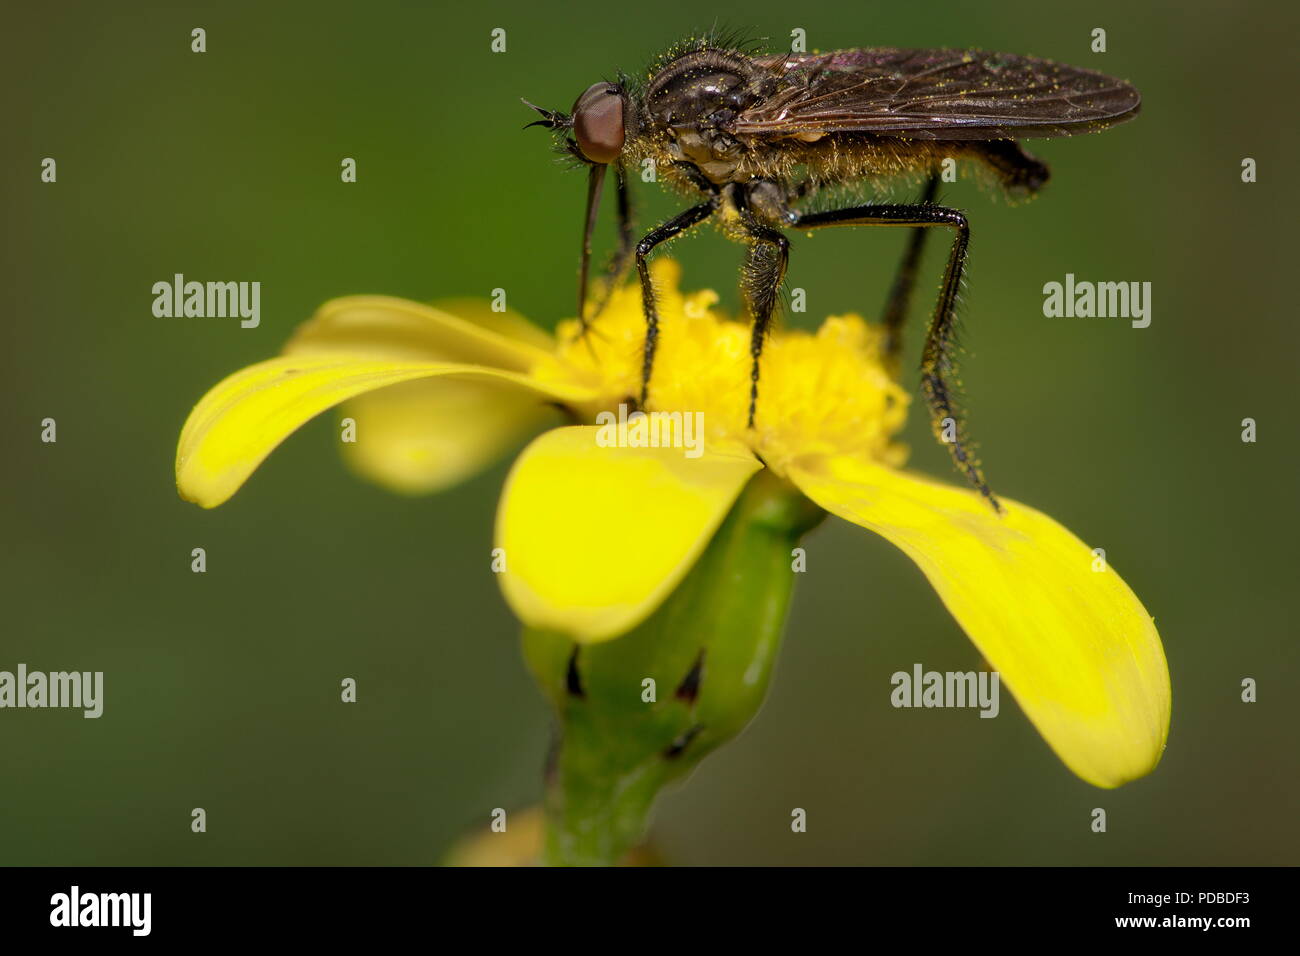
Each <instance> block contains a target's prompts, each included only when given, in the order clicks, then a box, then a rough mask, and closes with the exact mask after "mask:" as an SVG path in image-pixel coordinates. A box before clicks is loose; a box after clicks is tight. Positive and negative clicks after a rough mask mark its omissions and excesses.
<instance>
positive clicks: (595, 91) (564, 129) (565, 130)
mask: <svg viewBox="0 0 1300 956" xmlns="http://www.w3.org/2000/svg"><path fill="white" fill-rule="evenodd" d="M523 102H524V105H525V106H528V107H530V108H531V109H534V110H536V111H537V112H538V113H540V114H541V116H542V118H541V119H539V120H534V121H533V122H531V123H529V124H528V126H541V127H542V128H544V129H549V130H551V131H552V132H554V133H555V134H556V135H557V138H558V140H559V148H560V150H561V151H562V152H564V153H567V154H568V155H569V156H572V157H573V158H574V159H575V160H577V161H578V162H579V163H582V164H583V165H585V166H608V165H609V164H610V163H613V162H615V161H616V160H617V159H618V158H619V156H620V155H622V152H623V144H624V143H625V142H626V141H627V127H628V123H627V120H628V119H629V114H630V113H631V109H630V104H629V100H628V95H627V91H626V90H625V89H624V88H623V84H621V83H593V84H592V85H591V86H589V87H587V90H586V92H584V93H583V94H582V95H581V96H579V97H578V100H577V102H576V103H574V104H573V110H572V112H569V113H561V112H559V111H558V110H547V109H543V108H542V107H540V106H534V105H533V104H532V103H529V102H528V101H527V100H524V101H523ZM528 126H526V127H524V128H525V129H527V128H528Z"/></svg>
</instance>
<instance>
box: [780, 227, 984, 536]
mask: <svg viewBox="0 0 1300 956" xmlns="http://www.w3.org/2000/svg"><path fill="white" fill-rule="evenodd" d="M823 226H907V227H916V226H919V227H926V228H930V227H935V226H938V227H942V228H945V229H952V230H953V231H954V233H955V234H956V235H955V236H954V238H953V242H952V249H951V251H950V252H949V253H948V266H947V268H946V269H945V270H944V274H943V286H942V288H941V290H940V292H939V302H938V304H937V305H936V306H935V310H934V318H933V319H932V320H931V321H930V329H929V331H928V332H927V333H926V339H925V349H924V351H923V353H922V356H921V387H922V389H923V390H924V391H925V397H926V400H927V401H928V403H929V405H930V420H931V425H932V427H933V429H934V433H935V437H937V438H938V439H939V440H940V441H942V442H943V443H944V444H946V445H947V446H948V450H949V452H950V453H951V454H952V458H953V461H954V462H955V463H956V465H957V468H958V470H959V471H961V472H962V473H963V474H964V475H965V476H966V478H967V480H968V481H969V482H970V483H971V484H972V485H973V486H974V487H975V488H976V490H978V491H979V493H980V494H982V495H983V496H984V497H985V499H986V500H987V501H988V502H989V504H990V505H991V506H992V508H993V510H994V511H997V512H1001V510H1002V508H1001V506H1000V505H999V504H998V500H997V498H995V497H994V495H993V491H992V489H990V488H989V486H988V483H987V482H986V481H985V480H984V475H983V473H982V472H981V471H980V467H979V464H978V463H977V462H976V461H975V457H974V455H973V454H972V451H971V449H970V447H969V446H968V444H967V442H966V440H965V438H964V437H963V433H964V425H963V423H962V422H961V421H960V415H959V413H958V411H957V401H956V394H955V393H956V380H955V379H956V362H955V358H954V352H955V345H956V343H955V342H954V341H953V333H954V330H955V325H956V305H957V291H958V289H960V287H961V277H962V270H963V268H964V266H965V264H966V252H967V248H968V247H969V245H970V226H969V224H968V223H967V222H966V217H965V216H964V215H962V213H961V212H960V211H958V210H956V209H949V208H947V207H945V206H916V205H912V206H908V205H879V206H876V205H871V206H852V207H849V208H847V209H835V210H831V211H830V212H819V213H809V214H807V215H802V216H800V217H799V221H798V222H797V223H796V224H795V228H797V229H817V228H820V227H823Z"/></svg>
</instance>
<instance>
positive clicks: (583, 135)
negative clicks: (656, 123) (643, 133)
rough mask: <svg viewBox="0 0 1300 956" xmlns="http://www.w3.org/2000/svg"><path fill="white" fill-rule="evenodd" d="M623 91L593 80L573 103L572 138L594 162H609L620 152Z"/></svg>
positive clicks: (623, 132)
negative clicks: (593, 83) (592, 83)
mask: <svg viewBox="0 0 1300 956" xmlns="http://www.w3.org/2000/svg"><path fill="white" fill-rule="evenodd" d="M626 132H627V131H626V130H625V129H624V127H623V91H622V90H620V89H619V88H618V87H617V86H614V85H613V84H611V83H596V84H595V85H593V86H591V87H589V88H588V89H587V92H585V93H583V94H582V95H581V96H579V97H578V102H576V103H574V104H573V137H574V139H576V140H577V141H578V149H580V150H582V155H583V156H586V157H587V159H589V160H591V161H592V162H593V163H600V164H602V165H604V164H606V163H612V162H613V161H614V160H616V159H618V154H619V153H621V152H622V151H623V139H624V137H625V136H626Z"/></svg>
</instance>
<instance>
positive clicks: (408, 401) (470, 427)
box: [342, 376, 559, 494]
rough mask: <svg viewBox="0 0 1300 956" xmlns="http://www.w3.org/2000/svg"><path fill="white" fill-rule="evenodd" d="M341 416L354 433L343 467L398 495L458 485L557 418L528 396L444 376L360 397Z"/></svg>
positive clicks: (520, 391) (526, 392) (345, 450)
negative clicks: (353, 426) (351, 423)
mask: <svg viewBox="0 0 1300 956" xmlns="http://www.w3.org/2000/svg"><path fill="white" fill-rule="evenodd" d="M342 414H343V416H345V417H348V418H351V419H353V420H354V421H355V422H356V429H357V431H356V441H354V442H348V443H345V444H344V445H343V454H344V456H345V457H346V459H347V461H348V463H349V464H350V465H352V467H353V468H355V469H356V470H357V471H358V472H359V473H360V474H361V475H363V476H364V477H366V478H368V479H370V480H371V481H374V482H376V483H378V484H380V485H383V486H384V487H386V488H388V489H390V490H391V491H397V492H401V493H404V494H427V493H430V492H435V491H441V490H442V489H444V488H449V487H451V486H452V485H456V484H459V483H460V482H462V481H464V480H466V479H467V478H470V477H471V476H473V475H474V474H476V473H478V472H479V471H481V470H482V469H484V468H486V467H488V466H489V465H491V464H493V463H494V462H496V461H497V460H498V459H500V458H501V457H502V456H503V455H505V454H506V453H507V452H508V451H509V450H510V447H511V446H512V445H514V444H515V443H516V442H518V441H522V439H523V437H524V436H525V435H528V434H532V433H534V432H536V431H538V430H539V429H540V428H542V427H543V426H545V425H547V424H553V423H555V422H556V421H557V420H558V418H559V416H558V415H557V413H556V410H555V409H553V408H550V407H548V406H547V405H545V404H543V403H542V402H541V401H539V400H538V396H537V395H536V394H535V393H534V392H532V391H531V390H524V389H518V388H502V387H501V386H500V385H498V384H495V383H492V384H487V383H483V382H469V381H463V380H461V379H456V378H450V377H446V376H443V377H439V378H430V379H423V380H420V381H416V382H407V383H406V384H404V385H394V386H392V387H390V388H384V389H380V390H379V391H377V392H369V393H367V394H365V395H361V396H358V397H357V398H354V399H352V400H351V401H349V402H347V403H346V404H345V405H344V406H343V411H342Z"/></svg>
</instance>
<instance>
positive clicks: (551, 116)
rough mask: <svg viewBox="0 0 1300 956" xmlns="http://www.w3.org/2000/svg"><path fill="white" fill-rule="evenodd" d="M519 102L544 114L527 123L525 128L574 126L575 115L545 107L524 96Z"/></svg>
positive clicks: (566, 127)
mask: <svg viewBox="0 0 1300 956" xmlns="http://www.w3.org/2000/svg"><path fill="white" fill-rule="evenodd" d="M519 102H521V103H523V104H524V106H527V107H528V108H529V109H530V110H536V111H537V112H538V113H540V114H542V118H541V119H539V120H533V121H532V122H531V123H529V124H527V125H526V126H525V127H524V129H528V127H529V126H541V127H543V128H545V129H551V130H557V129H572V128H573V117H572V116H570V115H569V114H568V113H561V112H560V111H559V110H548V109H543V108H542V107H540V106H538V105H537V104H535V103H530V102H528V101H527V100H526V99H524V98H523V97H522V96H521V97H520V98H519Z"/></svg>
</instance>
